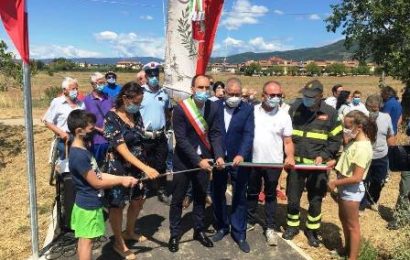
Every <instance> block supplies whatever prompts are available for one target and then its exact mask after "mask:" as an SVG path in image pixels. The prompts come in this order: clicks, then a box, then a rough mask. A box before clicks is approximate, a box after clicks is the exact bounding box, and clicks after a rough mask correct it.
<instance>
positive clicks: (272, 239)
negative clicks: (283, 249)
mask: <svg viewBox="0 0 410 260" xmlns="http://www.w3.org/2000/svg"><path fill="white" fill-rule="evenodd" d="M265 235H266V242H268V245H270V246H276V245H278V236H277V235H276V232H275V230H273V229H271V228H268V229H267V230H266V233H265Z"/></svg>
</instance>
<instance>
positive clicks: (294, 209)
mask: <svg viewBox="0 0 410 260" xmlns="http://www.w3.org/2000/svg"><path fill="white" fill-rule="evenodd" d="M312 82H313V84H312ZM312 82H310V83H308V84H307V85H306V87H305V89H304V96H305V95H306V94H305V92H306V91H305V90H306V88H312V89H310V93H312V91H313V93H318V94H321V93H322V92H323V86H322V85H321V83H320V82H319V81H312ZM318 102H319V104H318V105H317V106H316V108H315V109H310V108H308V107H306V105H305V104H304V102H303V100H302V99H297V100H296V101H295V102H294V103H293V104H292V106H291V108H290V110H289V114H290V116H291V118H292V124H293V132H292V140H293V142H294V144H295V161H296V163H304V164H313V163H314V161H315V159H316V158H317V157H321V158H322V159H323V162H326V161H328V160H330V159H333V158H335V155H336V153H337V152H338V150H339V148H340V146H341V143H342V130H343V128H342V125H341V122H340V120H339V119H338V113H337V111H336V110H335V109H334V108H333V107H331V106H329V105H327V104H326V103H325V102H324V100H320V101H318ZM327 182H328V176H327V172H326V171H322V170H316V171H303V170H291V171H290V172H289V173H288V178H287V196H288V209H287V226H288V229H289V228H290V229H293V235H289V234H288V236H287V237H286V235H284V238H286V239H292V238H293V236H294V235H296V234H297V233H298V232H299V226H300V210H299V207H300V198H301V196H302V192H303V190H304V188H305V187H306V190H307V194H308V200H309V209H308V215H307V219H306V229H307V231H309V230H310V231H313V234H315V236H317V235H316V231H317V230H318V229H319V228H320V223H321V219H322V213H321V206H322V199H323V197H324V196H325V195H326V191H327ZM285 233H286V232H285ZM290 234H292V233H290ZM308 239H309V236H308ZM313 240H315V241H316V242H314V243H313V244H314V245H313V246H318V245H319V244H318V240H317V238H315V239H313ZM310 242H311V240H310V239H309V243H310ZM310 244H311V243H310ZM311 245H312V244H311Z"/></svg>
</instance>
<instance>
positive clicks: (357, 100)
mask: <svg viewBox="0 0 410 260" xmlns="http://www.w3.org/2000/svg"><path fill="white" fill-rule="evenodd" d="M352 102H353V105H359V104H360V98H356V97H355V98H353V100H352Z"/></svg>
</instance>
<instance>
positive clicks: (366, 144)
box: [336, 140, 373, 179]
mask: <svg viewBox="0 0 410 260" xmlns="http://www.w3.org/2000/svg"><path fill="white" fill-rule="evenodd" d="M372 154H373V150H372V144H371V143H370V141H368V140H367V141H354V142H350V143H349V144H348V145H347V147H346V148H345V149H344V150H343V152H342V154H341V156H340V159H339V161H338V163H337V165H336V170H337V171H338V172H339V173H340V174H342V175H343V176H346V177H351V176H353V171H354V169H355V167H356V166H359V167H361V168H363V169H364V174H363V179H365V178H366V175H367V172H368V171H369V168H370V164H371V162H372Z"/></svg>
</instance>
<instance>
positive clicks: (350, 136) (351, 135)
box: [343, 128, 358, 139]
mask: <svg viewBox="0 0 410 260" xmlns="http://www.w3.org/2000/svg"><path fill="white" fill-rule="evenodd" d="M357 134H358V132H356V133H353V130H352V129H347V128H343V136H344V137H346V138H348V139H355V138H356V136H357Z"/></svg>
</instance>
